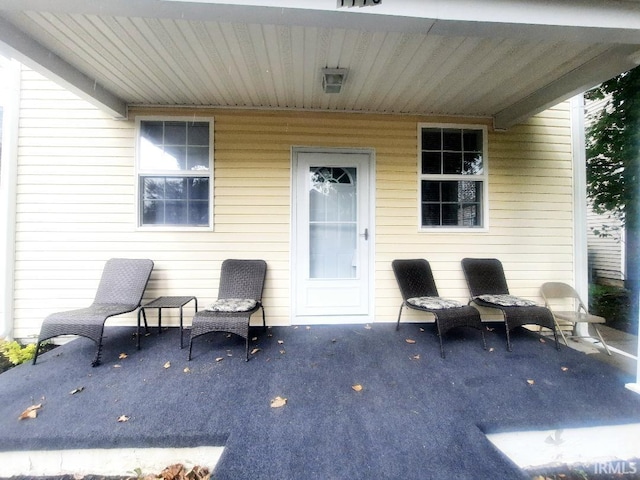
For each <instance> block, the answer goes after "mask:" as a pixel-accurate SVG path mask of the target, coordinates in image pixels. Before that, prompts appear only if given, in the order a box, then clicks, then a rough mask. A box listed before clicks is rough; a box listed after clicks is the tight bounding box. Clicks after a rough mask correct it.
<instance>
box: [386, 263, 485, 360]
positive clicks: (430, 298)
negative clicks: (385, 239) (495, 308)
mask: <svg viewBox="0 0 640 480" xmlns="http://www.w3.org/2000/svg"><path fill="white" fill-rule="evenodd" d="M391 266H392V268H393V273H394V275H395V277H396V281H397V282H398V287H399V288H400V293H401V295H402V304H401V305H400V311H399V312H398V322H397V323H396V330H398V329H399V328H400V317H401V316H402V310H403V309H404V308H405V307H406V308H411V309H413V310H419V311H422V312H427V313H431V314H433V316H434V317H435V322H436V328H437V330H438V338H439V340H440V356H441V357H442V358H444V347H443V345H442V336H443V335H444V334H445V333H446V332H447V331H449V330H451V329H452V328H456V327H473V328H477V329H479V330H480V333H481V334H482V345H483V347H484V349H485V350H486V349H487V344H486V341H485V338H484V329H483V326H482V321H481V319H480V313H479V312H478V310H476V309H475V308H473V307H470V306H469V305H463V304H461V303H459V302H456V301H455V300H448V299H444V298H442V297H440V296H439V295H438V289H437V288H436V283H435V280H434V278H433V272H432V271H431V266H430V265H429V262H427V261H426V260H424V259H422V258H419V259H410V260H394V261H393V262H391Z"/></svg>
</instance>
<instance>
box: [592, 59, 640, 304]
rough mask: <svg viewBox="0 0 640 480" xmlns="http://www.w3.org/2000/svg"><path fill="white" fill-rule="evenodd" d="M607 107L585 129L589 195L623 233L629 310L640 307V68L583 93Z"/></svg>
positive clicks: (599, 209) (598, 210) (600, 210)
mask: <svg viewBox="0 0 640 480" xmlns="http://www.w3.org/2000/svg"><path fill="white" fill-rule="evenodd" d="M586 97H587V98H588V99H590V100H602V99H605V101H606V107H605V108H604V109H602V111H601V112H600V113H599V114H598V115H597V116H596V118H595V119H594V120H595V121H594V123H593V124H592V125H591V126H590V127H589V129H588V130H587V193H588V195H589V197H590V198H591V200H592V202H593V206H594V209H595V211H596V212H598V213H606V212H609V213H612V214H614V215H616V216H617V217H618V218H620V219H621V220H622V221H623V222H624V226H625V230H626V242H625V253H626V255H625V259H626V268H625V270H626V272H625V274H626V276H625V286H626V287H627V289H628V290H629V291H630V292H631V299H632V305H631V311H632V312H637V311H638V308H639V305H640V295H639V293H640V67H636V68H634V69H633V70H630V71H628V72H626V73H623V74H621V75H618V76H617V77H615V78H613V79H611V80H609V81H607V82H604V83H603V84H601V85H600V86H599V87H597V88H595V89H593V90H591V91H590V92H587V94H586Z"/></svg>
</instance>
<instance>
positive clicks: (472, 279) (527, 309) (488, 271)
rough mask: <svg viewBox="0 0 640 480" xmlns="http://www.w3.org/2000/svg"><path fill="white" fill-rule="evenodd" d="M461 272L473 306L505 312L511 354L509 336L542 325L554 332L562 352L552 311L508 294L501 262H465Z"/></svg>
mask: <svg viewBox="0 0 640 480" xmlns="http://www.w3.org/2000/svg"><path fill="white" fill-rule="evenodd" d="M462 270H463V272H464V276H465V278H466V279H467V285H468V286H469V292H470V293H471V300H470V303H471V302H472V303H475V304H476V305H478V306H480V307H487V308H494V309H498V310H500V311H501V312H502V316H503V319H504V323H505V330H506V335H507V350H509V351H511V339H510V337H509V332H510V331H511V330H513V329H514V328H516V327H521V326H522V325H531V324H533V325H539V326H541V327H546V328H548V329H550V330H552V331H553V337H554V338H555V341H556V348H557V349H558V350H559V349H560V344H559V343H558V333H557V331H556V326H555V322H554V319H553V314H552V313H551V311H550V310H549V309H548V308H546V307H542V306H539V305H536V304H535V303H534V302H531V301H529V300H525V299H522V298H519V297H515V296H512V295H510V294H509V287H508V286H507V279H506V277H505V275H504V269H503V267H502V263H501V262H500V260H498V259H496V258H463V259H462Z"/></svg>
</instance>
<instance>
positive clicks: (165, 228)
mask: <svg viewBox="0 0 640 480" xmlns="http://www.w3.org/2000/svg"><path fill="white" fill-rule="evenodd" d="M135 121H136V128H135V153H134V158H135V196H136V200H135V209H136V211H135V219H136V220H135V221H136V229H137V230H139V231H145V232H212V231H213V226H214V225H213V219H214V215H213V210H214V205H213V199H214V195H213V190H214V164H215V162H214V149H213V146H214V141H213V137H214V131H215V129H214V126H215V123H214V117H194V116H192V115H191V116H173V115H140V116H137V117H136V120H135ZM143 121H164V122H167V121H177V122H191V121H197V122H209V225H208V226H206V227H194V226H191V225H185V226H180V225H157V226H151V225H142V218H141V214H142V213H141V208H142V205H141V204H140V175H147V174H155V175H159V176H162V175H175V174H176V172H175V171H173V170H171V171H162V170H156V171H153V172H149V171H145V170H142V169H140V158H139V156H138V155H139V152H140V123H141V122H143ZM187 176H188V175H187ZM194 176H195V175H194ZM198 176H203V175H202V174H200V175H198Z"/></svg>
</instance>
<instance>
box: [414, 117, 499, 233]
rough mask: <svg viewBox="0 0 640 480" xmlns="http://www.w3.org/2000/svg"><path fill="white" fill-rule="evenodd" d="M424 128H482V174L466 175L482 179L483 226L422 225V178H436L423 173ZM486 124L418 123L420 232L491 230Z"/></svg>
mask: <svg viewBox="0 0 640 480" xmlns="http://www.w3.org/2000/svg"><path fill="white" fill-rule="evenodd" d="M423 128H458V129H473V130H482V174H481V175H464V177H466V178H467V179H469V180H481V181H482V183H483V187H482V226H481V227H424V226H422V180H424V179H426V178H435V176H434V175H423V174H422V129H423ZM488 133H489V132H488V128H487V126H486V125H482V124H474V123H418V132H417V134H418V138H417V140H418V142H417V143H418V145H417V148H418V152H417V158H418V169H417V171H416V174H417V175H416V177H417V198H416V202H417V206H418V210H417V211H418V215H417V221H418V232H421V233H422V232H424V233H436V234H437V233H446V234H451V233H482V232H488V231H489V155H488V150H489V146H488V145H489V136H488ZM461 177H463V175H446V174H443V175H437V178H438V179H440V180H461Z"/></svg>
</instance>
